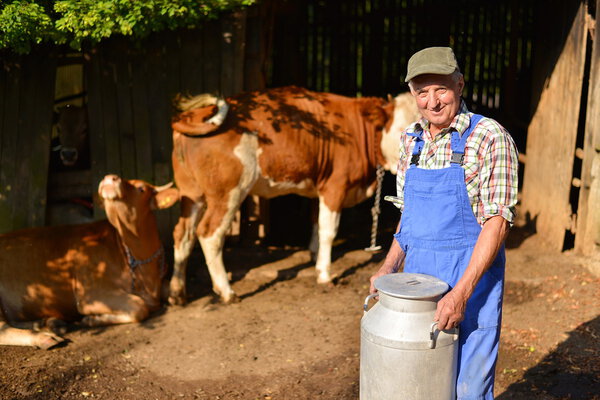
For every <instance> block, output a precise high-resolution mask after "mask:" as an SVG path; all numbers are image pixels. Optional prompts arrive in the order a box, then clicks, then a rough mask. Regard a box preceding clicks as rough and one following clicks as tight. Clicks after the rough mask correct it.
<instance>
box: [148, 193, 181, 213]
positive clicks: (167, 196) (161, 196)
mask: <svg viewBox="0 0 600 400" xmlns="http://www.w3.org/2000/svg"><path fill="white" fill-rule="evenodd" d="M177 201H179V190H178V189H177V188H169V189H165V190H162V191H160V192H157V193H156V194H155V195H154V199H153V201H152V209H154V210H156V209H160V210H162V209H163V208H169V207H171V206H172V205H173V204H175V203H177Z"/></svg>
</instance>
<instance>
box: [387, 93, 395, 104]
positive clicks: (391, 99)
mask: <svg viewBox="0 0 600 400" xmlns="http://www.w3.org/2000/svg"><path fill="white" fill-rule="evenodd" d="M387 97H388V101H389V102H390V103H391V102H392V101H394V97H393V96H392V95H391V94H389V93H388V96H387Z"/></svg>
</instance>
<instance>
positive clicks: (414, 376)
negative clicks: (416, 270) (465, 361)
mask: <svg viewBox="0 0 600 400" xmlns="http://www.w3.org/2000/svg"><path fill="white" fill-rule="evenodd" d="M374 285H375V288H376V289H377V290H378V293H377V294H376V295H369V296H368V297H367V298H366V299H365V304H364V309H365V313H364V315H363V317H362V320H361V338H360V339H361V340H360V399H361V400H395V399H399V400H425V399H427V400H454V399H455V398H456V396H455V385H456V368H457V351H458V330H449V331H439V330H438V329H436V325H437V324H436V323H434V322H433V318H434V316H435V311H436V307H437V302H438V301H439V300H440V299H441V298H442V296H443V295H444V294H445V293H446V292H447V291H448V289H449V287H448V285H447V284H446V283H445V282H444V281H442V280H440V279H438V278H435V277H433V276H429V275H424V274H413V273H397V274H389V275H384V276H381V277H379V278H377V279H376V280H375V282H374ZM377 295H379V301H378V302H377V303H376V304H375V305H374V306H373V307H372V308H371V309H370V310H368V311H367V309H368V303H369V300H370V299H371V298H373V297H375V296H377Z"/></svg>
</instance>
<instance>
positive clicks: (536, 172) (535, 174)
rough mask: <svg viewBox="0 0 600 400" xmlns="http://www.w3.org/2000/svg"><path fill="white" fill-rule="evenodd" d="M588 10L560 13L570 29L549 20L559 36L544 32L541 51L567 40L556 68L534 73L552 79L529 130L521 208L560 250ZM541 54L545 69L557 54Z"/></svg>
mask: <svg viewBox="0 0 600 400" xmlns="http://www.w3.org/2000/svg"><path fill="white" fill-rule="evenodd" d="M548 7H550V6H548ZM585 13H586V11H585V4H584V3H581V4H580V5H579V9H578V10H577V13H576V14H575V16H574V18H573V19H571V17H570V14H569V13H568V12H567V11H565V12H562V13H561V12H560V11H558V12H557V16H559V17H560V18H561V19H563V20H562V21H559V23H560V22H562V23H563V24H565V25H563V26H565V28H566V29H563V30H561V29H560V25H557V24H555V23H552V22H553V21H546V20H544V21H543V24H544V25H546V26H548V27H551V29H552V30H555V32H556V34H557V35H558V36H554V38H553V37H552V36H550V33H549V32H543V31H540V32H539V34H543V36H541V37H540V38H539V41H538V42H537V43H536V45H537V46H540V48H539V51H544V48H545V46H552V47H554V48H556V46H557V44H560V43H561V41H563V40H564V42H563V46H562V51H561V53H560V55H559V56H558V59H557V60H556V63H555V66H554V68H548V69H546V70H539V69H538V70H536V71H534V73H540V74H545V75H542V77H543V76H547V77H548V79H547V80H546V82H545V85H544V87H543V90H542V92H541V96H540V97H539V102H538V103H537V107H536V109H535V113H534V115H533V118H532V120H531V123H530V125H529V130H528V134H527V151H526V152H527V167H526V168H525V176H524V186H523V199H522V204H523V207H522V212H523V213H524V214H525V215H526V218H527V219H529V220H532V221H535V228H536V231H537V232H538V233H539V234H540V237H541V238H543V239H544V240H545V241H546V242H547V244H548V245H549V246H550V247H551V248H553V249H556V250H559V251H560V250H562V248H563V244H564V238H565V231H566V230H567V229H569V228H570V226H571V214H572V212H571V206H570V202H569V195H570V190H571V180H572V173H573V158H574V154H575V143H576V138H577V123H578V119H579V108H580V100H581V99H580V97H581V88H582V79H583V72H584V71H583V69H584V64H585V50H586V33H587V30H586V24H585ZM571 15H572V14H571ZM561 34H562V35H561ZM563 35H564V36H563ZM565 38H566V40H565ZM557 42H558V43H557ZM541 54H543V56H544V63H543V66H544V67H546V68H547V67H550V66H551V64H554V63H553V62H552V60H548V59H547V57H548V56H550V57H551V56H552V55H553V54H552V53H551V52H548V53H545V54H544V53H541ZM532 97H534V98H535V94H534V96H532Z"/></svg>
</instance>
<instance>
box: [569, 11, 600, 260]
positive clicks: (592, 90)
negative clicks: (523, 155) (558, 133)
mask: <svg viewBox="0 0 600 400" xmlns="http://www.w3.org/2000/svg"><path fill="white" fill-rule="evenodd" d="M598 7H600V0H596V16H597V15H598ZM597 19H598V18H597V17H596V19H589V20H588V21H589V23H588V27H589V28H590V32H591V33H592V39H593V47H592V59H591V66H590V80H589V92H588V102H587V113H586V122H585V137H584V146H583V165H582V170H581V191H580V193H579V205H578V213H577V214H578V215H577V234H576V236H575V250H576V251H577V252H579V253H582V254H584V255H588V256H595V257H598V258H599V259H600V30H599V29H598V26H597Z"/></svg>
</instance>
